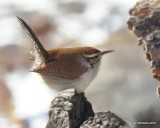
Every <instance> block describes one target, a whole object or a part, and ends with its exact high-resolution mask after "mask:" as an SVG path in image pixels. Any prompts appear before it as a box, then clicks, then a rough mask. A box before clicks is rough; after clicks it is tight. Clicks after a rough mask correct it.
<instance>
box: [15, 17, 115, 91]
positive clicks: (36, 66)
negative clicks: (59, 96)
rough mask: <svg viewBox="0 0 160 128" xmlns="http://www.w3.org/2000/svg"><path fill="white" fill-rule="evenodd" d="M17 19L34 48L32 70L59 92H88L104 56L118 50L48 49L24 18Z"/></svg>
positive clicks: (92, 48) (89, 48)
mask: <svg viewBox="0 0 160 128" xmlns="http://www.w3.org/2000/svg"><path fill="white" fill-rule="evenodd" d="M17 18H18V21H19V22H20V24H21V26H22V27H23V29H24V30H25V31H26V32H27V34H28V35H29V37H30V38H31V39H32V42H33V46H34V52H35V58H34V63H33V66H32V68H31V69H29V70H28V71H30V72H35V73H38V74H39V75H40V76H41V77H42V79H43V80H44V82H45V83H46V84H47V85H48V86H49V87H51V88H52V89H54V90H56V91H58V92H60V91H63V90H66V89H70V88H74V89H75V90H76V91H77V92H79V93H81V92H84V91H85V89H86V88H87V87H88V86H89V85H90V83H91V82H92V81H93V80H94V79H95V77H96V76H97V74H98V71H99V67H100V65H101V59H102V56H104V55H106V54H108V53H111V52H113V51H114V50H105V51H100V50H98V49H97V48H94V47H89V46H85V47H73V48H72V47H71V48H53V49H49V50H46V49H45V48H44V47H43V45H42V44H41V42H40V41H39V39H38V38H37V36H36V35H35V33H34V32H33V30H32V29H31V27H30V26H29V25H28V24H27V23H26V22H25V21H24V20H23V19H22V18H20V17H17Z"/></svg>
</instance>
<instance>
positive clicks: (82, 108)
mask: <svg viewBox="0 0 160 128" xmlns="http://www.w3.org/2000/svg"><path fill="white" fill-rule="evenodd" d="M128 127H129V126H127V124H126V123H125V122H124V121H123V120H122V119H121V118H119V117H118V116H116V115H115V114H113V113H111V112H109V111H108V112H99V113H96V114H94V111H93V109H92V105H91V104H90V102H88V101H87V99H86V97H85V96H84V93H77V92H76V90H75V89H68V90H65V91H63V92H60V93H59V94H58V96H57V97H55V98H54V100H53V101H52V102H51V106H50V111H49V121H48V123H47V126H46V128H128Z"/></svg>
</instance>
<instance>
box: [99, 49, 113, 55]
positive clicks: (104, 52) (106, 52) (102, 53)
mask: <svg viewBox="0 0 160 128" xmlns="http://www.w3.org/2000/svg"><path fill="white" fill-rule="evenodd" d="M111 52H114V50H108V51H102V52H101V56H103V55H105V54H108V53H111Z"/></svg>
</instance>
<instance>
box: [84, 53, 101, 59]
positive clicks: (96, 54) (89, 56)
mask: <svg viewBox="0 0 160 128" xmlns="http://www.w3.org/2000/svg"><path fill="white" fill-rule="evenodd" d="M84 56H85V57H87V58H92V57H95V56H99V53H95V54H91V55H89V54H84Z"/></svg>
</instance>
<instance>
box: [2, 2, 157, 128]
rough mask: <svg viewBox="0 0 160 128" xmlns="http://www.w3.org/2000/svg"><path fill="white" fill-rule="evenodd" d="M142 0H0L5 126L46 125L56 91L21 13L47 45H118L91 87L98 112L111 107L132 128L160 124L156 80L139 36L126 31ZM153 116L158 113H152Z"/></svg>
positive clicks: (34, 127)
mask: <svg viewBox="0 0 160 128" xmlns="http://www.w3.org/2000/svg"><path fill="white" fill-rule="evenodd" d="M136 1H137V0H134V1H130V0H122V1H117V0H112V1H111V0H94V1H93V0H34V1H33V0H27V1H23V0H5V1H2V0H1V1H0V128H44V127H45V126H46V124H47V120H48V110H49V107H50V102H51V100H52V99H53V98H54V97H55V95H56V92H54V91H51V90H50V89H49V88H48V87H47V86H46V85H45V84H44V83H43V81H42V80H41V79H40V77H39V76H38V75H37V74H35V73H30V72H27V69H28V68H30V66H31V65H32V61H29V60H28V59H29V58H30V57H31V55H30V51H33V47H32V41H31V40H30V38H29V37H28V36H27V34H26V33H25V32H24V30H23V29H22V28H21V26H20V24H19V22H18V21H17V19H16V16H19V17H21V18H23V19H24V20H25V21H26V22H27V23H28V24H29V25H30V26H31V28H32V29H33V30H34V32H35V33H36V35H37V36H38V38H39V39H40V40H41V42H42V43H43V45H44V47H45V48H46V49H50V48H57V47H76V46H92V47H96V48H98V49H100V50H110V49H113V50H115V52H114V53H112V54H109V55H106V56H104V57H103V61H102V64H101V68H100V71H99V74H98V76H97V77H96V79H95V80H94V81H93V82H92V84H91V85H90V86H89V87H88V88H87V90H86V96H87V98H88V100H89V101H90V102H91V103H92V106H93V109H94V110H95V111H97V112H98V111H107V110H110V111H112V112H114V113H115V114H117V115H119V116H120V117H122V118H123V119H124V120H126V121H127V122H128V123H129V124H131V125H133V127H137V128H140V127H143V126H142V125H139V126H137V125H136V124H137V122H138V121H152V122H156V125H147V126H145V128H147V127H149V128H151V127H155V128H157V127H158V126H160V125H159V123H160V109H158V108H159V107H160V101H159V99H158V97H157V95H156V87H157V83H156V81H155V80H154V79H153V78H152V73H151V70H150V64H149V62H148V61H147V60H146V59H145V55H144V53H143V49H142V47H139V46H138V45H137V42H138V41H137V38H136V37H135V36H134V35H133V34H132V33H131V32H129V30H127V24H126V21H127V19H128V11H129V9H130V8H131V7H133V6H134V5H135V3H136ZM153 117H154V118H153Z"/></svg>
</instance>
